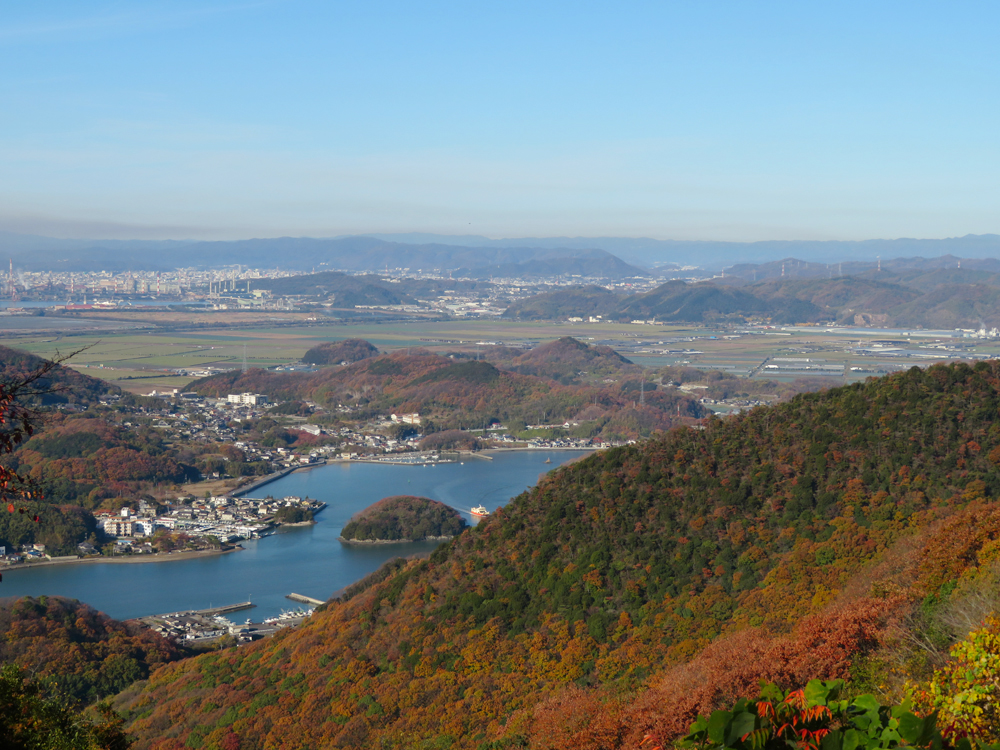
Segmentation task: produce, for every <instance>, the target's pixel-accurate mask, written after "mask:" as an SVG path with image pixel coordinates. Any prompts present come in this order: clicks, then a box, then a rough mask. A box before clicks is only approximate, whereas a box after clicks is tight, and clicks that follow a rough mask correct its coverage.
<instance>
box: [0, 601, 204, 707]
mask: <svg viewBox="0 0 1000 750" xmlns="http://www.w3.org/2000/svg"><path fill="white" fill-rule="evenodd" d="M183 655H185V652H184V651H182V650H181V649H179V648H178V647H177V646H176V645H175V644H174V643H173V642H171V641H168V640H167V639H166V638H164V637H162V636H161V635H159V634H158V633H154V632H153V631H152V630H150V629H149V628H147V627H145V626H143V625H140V624H138V623H136V622H120V621H118V620H113V619H111V618H110V617H108V616H107V615H105V614H104V613H102V612H98V611H97V610H95V609H93V608H91V607H90V606H88V605H86V604H83V603H82V602H78V601H76V600H74V599H64V598H62V597H58V596H50V597H46V596H42V597H39V598H37V599H36V598H33V597H22V598H20V599H13V598H8V599H0V663H4V664H15V665H17V666H18V667H20V668H21V669H22V670H24V671H25V672H27V673H28V674H30V675H31V676H32V677H33V679H35V680H36V681H37V682H38V683H39V684H41V685H43V686H44V687H45V688H46V689H47V690H48V691H49V692H50V693H55V694H60V695H62V696H64V697H67V698H69V699H70V700H72V701H73V702H75V703H78V704H80V705H89V704H90V703H93V702H94V701H95V700H98V699H100V698H105V697H107V696H109V695H113V694H114V693H117V692H119V691H121V690H123V689H124V688H126V687H128V686H129V685H131V684H132V683H133V682H135V681H136V680H141V679H143V678H145V677H146V676H148V675H149V673H150V671H152V670H153V669H155V668H156V667H158V666H160V665H162V664H165V663H167V662H169V661H174V660H176V659H179V658H181V656H183Z"/></svg>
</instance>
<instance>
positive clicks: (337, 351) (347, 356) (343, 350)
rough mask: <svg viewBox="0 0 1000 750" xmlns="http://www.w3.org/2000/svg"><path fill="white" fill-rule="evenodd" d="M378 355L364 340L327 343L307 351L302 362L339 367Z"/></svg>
mask: <svg viewBox="0 0 1000 750" xmlns="http://www.w3.org/2000/svg"><path fill="white" fill-rule="evenodd" d="M377 355H378V349H376V348H375V347H374V346H372V345H371V344H370V343H368V342H367V341H365V340H364V339H344V340H343V341H328V342H327V343H325V344H320V345H318V346H314V347H312V348H311V349H309V350H308V351H307V352H306V353H305V354H303V355H302V361H303V362H305V363H306V364H309V365H339V364H340V363H341V362H347V363H348V364H350V363H351V362H360V361H361V360H362V359H368V357H375V356H377Z"/></svg>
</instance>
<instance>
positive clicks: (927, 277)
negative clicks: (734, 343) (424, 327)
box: [504, 263, 1000, 329]
mask: <svg viewBox="0 0 1000 750" xmlns="http://www.w3.org/2000/svg"><path fill="white" fill-rule="evenodd" d="M778 265H779V266H780V265H781V264H780V263H779V264H778ZM820 265H822V266H823V268H824V269H826V266H825V264H820ZM737 270H738V271H739V274H741V275H742V278H740V275H737V274H734V275H733V276H730V275H729V274H728V272H727V275H726V277H725V278H719V279H712V280H711V281H701V282H697V283H688V282H685V281H680V280H675V281H668V282H667V283H665V284H662V285H661V286H659V287H657V288H655V289H653V290H651V291H648V292H644V293H642V294H637V295H633V296H630V297H622V296H620V295H616V294H614V293H613V292H611V291H608V290H605V289H603V288H601V287H588V288H586V289H581V288H566V289H557V290H554V291H550V292H545V293H543V294H538V295H535V296H532V297H528V298H526V299H522V300H518V301H517V302H515V303H514V304H512V305H511V306H510V307H509V308H508V309H507V310H506V311H505V312H504V317H505V318H514V319H521V320H544V319H548V320H552V319H565V318H568V317H573V316H588V315H602V316H604V318H605V319H610V320H630V319H635V318H640V319H648V318H655V319H657V320H661V321H664V322H668V321H676V322H684V323H720V322H742V321H745V320H769V321H771V322H773V323H785V324H791V323H817V322H827V321H831V322H836V323H839V324H843V325H879V326H905V327H914V328H915V327H923V328H941V329H952V328H979V327H981V326H984V325H985V326H986V327H987V328H989V327H993V326H1000V313H998V309H1000V305H998V301H1000V275H998V274H996V273H995V272H992V273H991V272H986V271H974V270H970V269H955V268H948V269H941V268H939V269H931V270H928V269H923V268H921V269H912V270H908V271H906V272H892V271H886V272H880V273H870V274H867V275H863V276H838V277H835V278H816V277H815V276H814V277H811V278H802V277H798V276H796V277H795V278H792V277H787V278H786V277H784V276H780V277H777V278H773V277H772V278H766V279H765V278H762V280H760V281H750V279H751V278H752V277H751V276H750V272H748V270H747V269H745V268H739V267H737ZM764 270H766V269H764ZM763 275H764V273H763V272H762V276H763ZM823 276H826V272H825V271H824V273H823Z"/></svg>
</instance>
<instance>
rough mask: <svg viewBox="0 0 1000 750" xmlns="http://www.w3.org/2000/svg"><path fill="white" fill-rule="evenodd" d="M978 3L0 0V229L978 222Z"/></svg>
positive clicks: (983, 130)
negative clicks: (39, 0)
mask: <svg viewBox="0 0 1000 750" xmlns="http://www.w3.org/2000/svg"><path fill="white" fill-rule="evenodd" d="M998 22H1000V6H998V5H997V4H995V3H985V2H984V3H962V2H958V3H948V4H946V3H922V2H914V1H913V0H911V1H910V2H881V3H880V2H871V1H870V0H869V1H868V2H863V3H862V2H838V3H804V2H766V1H764V0H760V1H758V2H735V1H733V2H727V1H725V0H709V1H705V0H698V1H695V0H692V1H691V2H667V1H663V2H655V3H653V2H650V3H641V2H631V3H607V2H605V3H596V2H579V1H577V2H547V3H538V2H533V3H520V2H504V3H474V2H466V3H435V2H409V3H395V2H380V1H379V0H369V1H368V2H364V3H362V2H352V3H348V2H337V1H334V0H327V1H326V2H313V1H312V0H273V1H267V0H264V1H262V2H239V0H234V1H233V2H225V1H224V0H219V1H218V2H193V1H189V0H176V1H173V2H91V1H89V0H74V2H58V1H54V2H46V3H14V2H7V1H6V0H3V1H0V229H6V230H10V231H23V232H32V233H39V234H49V235H53V236H68V237H79V236H89V237H177V238H186V237H203V238H237V237H252V236H276V235H311V236H332V235H336V234H347V233H362V232H393V231H428V232H441V233H455V234H458V233H462V234H471V233H474V234H484V235H487V236H491V237H517V236H551V235H574V236H580V235H589V236H597V235H616V236H650V237H656V238H661V239H670V238H676V239H729V240H757V239H864V238H872V237H903V236H908V237H947V236H957V235H964V234H967V233H975V234H982V233H988V232H1000V181H998V175H1000V145H998V142H1000V141H998V136H997V134H998V133H1000V117H998V107H1000V105H998V93H1000V86H998V83H1000V70H998V68H1000V55H997V54H996V49H995V46H996V45H995V38H994V32H995V29H996V28H997V26H998Z"/></svg>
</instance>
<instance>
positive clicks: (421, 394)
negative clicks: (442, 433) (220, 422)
mask: <svg viewBox="0 0 1000 750" xmlns="http://www.w3.org/2000/svg"><path fill="white" fill-rule="evenodd" d="M581 346H582V347H584V349H592V354H595V355H596V356H597V360H595V361H610V360H611V359H613V358H617V355H615V354H614V352H611V353H610V354H608V353H607V352H604V351H602V349H601V348H600V347H598V348H596V349H593V348H588V347H586V345H583V344H580V343H579V342H576V343H575V344H574V346H573V347H572V348H573V349H574V350H576V349H579V347H581ZM539 348H540V349H541V348H542V347H539ZM573 361H574V362H576V361H581V362H582V361H584V360H583V359H580V357H579V353H578V352H577V355H576V358H575V359H574V360H573ZM525 363H526V366H527V365H530V363H531V360H530V357H529V358H528V359H527V360H525ZM621 364H622V363H617V365H616V366H618V365H621ZM535 366H537V367H539V368H540V369H544V368H543V367H542V366H541V363H536V365H535ZM626 369H627V368H626ZM573 374H574V376H575V372H574V373H573ZM189 388H190V389H191V390H194V391H197V392H198V393H201V394H203V395H206V396H220V395H225V394H227V393H239V392H241V391H254V392H258V393H265V394H267V395H268V396H270V397H272V398H275V399H280V400H302V399H309V400H313V401H316V402H317V403H320V404H323V405H325V406H328V407H336V406H338V405H340V404H345V405H347V406H353V407H356V409H357V411H355V412H354V413H353V414H352V416H357V417H359V418H360V417H363V416H365V415H371V416H375V415H383V416H384V415H386V414H389V413H393V412H395V413H410V412H418V413H420V415H421V416H422V417H423V418H424V420H425V421H424V425H425V427H426V425H427V420H430V421H431V422H432V423H433V424H434V425H436V426H437V427H440V428H446V429H454V428H470V427H471V428H481V427H482V426H483V423H484V422H498V423H501V424H509V423H511V422H521V423H528V424H536V423H545V422H553V423H563V422H565V421H567V420H573V421H577V422H581V423H589V424H590V427H588V428H587V429H588V430H589V431H590V432H589V433H588V434H589V435H591V436H601V437H604V438H624V437H636V436H638V435H648V434H649V433H650V432H651V431H652V430H658V429H666V428H669V427H671V426H673V425H674V424H678V423H681V422H682V421H683V420H684V419H690V418H700V417H703V416H704V415H705V414H706V413H707V412H706V410H705V409H704V407H702V406H701V404H699V403H698V402H697V401H696V400H694V399H692V398H690V397H688V396H686V395H683V394H678V393H664V392H662V391H655V392H650V393H648V394H646V396H645V398H644V403H643V404H639V403H637V402H638V400H639V399H638V398H637V395H638V394H637V393H634V392H633V390H634V389H631V387H630V386H629V384H627V383H617V384H610V385H602V386H600V387H597V386H583V385H565V384H561V383H555V382H553V381H552V380H551V379H549V378H548V377H537V376H534V375H522V374H519V373H517V372H509V371H507V370H503V369H499V368H497V367H495V366H494V365H493V364H491V363H489V362H483V361H468V360H466V361H463V360H458V359H450V358H448V357H443V356H440V355H436V354H428V353H414V354H405V353H403V352H396V353H393V354H387V355H381V356H378V357H371V358H369V359H365V360H363V361H361V362H357V363H355V364H352V365H350V366H349V367H344V368H340V369H336V370H330V369H324V370H321V371H319V372H311V373H277V372H266V371H264V370H250V371H249V372H247V373H240V372H237V371H234V372H230V373H222V374H219V375H213V376H212V377H209V378H204V379H202V380H198V381H195V382H194V383H192V384H191V385H190V386H189Z"/></svg>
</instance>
